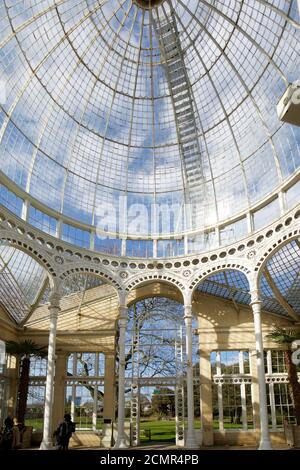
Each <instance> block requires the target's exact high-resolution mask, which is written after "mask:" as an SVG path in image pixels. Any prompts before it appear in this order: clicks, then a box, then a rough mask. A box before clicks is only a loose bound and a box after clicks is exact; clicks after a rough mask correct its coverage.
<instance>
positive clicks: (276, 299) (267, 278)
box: [259, 238, 300, 430]
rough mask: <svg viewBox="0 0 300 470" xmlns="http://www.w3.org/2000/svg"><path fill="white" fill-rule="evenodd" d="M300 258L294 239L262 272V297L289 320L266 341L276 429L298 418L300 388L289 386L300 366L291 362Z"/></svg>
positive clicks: (299, 308) (299, 301)
mask: <svg viewBox="0 0 300 470" xmlns="http://www.w3.org/2000/svg"><path fill="white" fill-rule="evenodd" d="M299 255H300V242H299V238H295V239H293V240H290V241H287V242H285V243H284V244H282V245H281V246H280V247H278V248H277V249H275V250H274V251H273V252H272V253H270V255H269V256H268V258H267V260H266V261H265V263H264V264H263V265H262V267H261V269H260V271H259V289H260V291H261V293H262V295H264V296H266V295H268V296H269V298H270V299H271V300H270V301H271V302H272V305H274V306H275V308H276V312H277V314H278V316H279V317H281V318H284V319H286V320H289V322H287V321H286V324H282V322H280V321H278V322H276V324H274V325H273V328H272V330H271V334H272V335H273V341H271V339H272V338H270V339H269V340H268V339H267V340H268V344H267V348H266V349H265V371H266V374H267V384H266V387H267V397H268V411H269V424H270V426H272V429H274V430H278V429H283V428H284V427H285V428H287V427H288V426H292V425H294V424H296V422H297V415H298V416H299V414H298V413H299V411H297V408H296V407H295V403H296V404H297V394H298V395H299V396H300V387H299V386H298V387H295V389H293V387H292V386H290V383H292V384H295V383H297V373H298V374H299V372H300V365H299V364H298V365H297V364H294V365H293V363H291V362H290V357H291V352H290V350H291V347H292V346H291V345H292V341H293V335H294V334H296V335H297V331H299V327H297V326H296V325H295V323H296V324H297V323H298V322H299V319H300V256H299ZM283 273H284V275H283ZM298 382H299V378H298ZM298 400H299V399H298ZM298 420H299V418H298Z"/></svg>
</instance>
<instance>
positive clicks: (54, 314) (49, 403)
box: [40, 291, 60, 450]
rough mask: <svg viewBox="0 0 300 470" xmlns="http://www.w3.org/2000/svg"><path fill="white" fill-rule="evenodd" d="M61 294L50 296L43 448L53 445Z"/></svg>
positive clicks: (53, 293) (41, 447) (46, 448)
mask: <svg viewBox="0 0 300 470" xmlns="http://www.w3.org/2000/svg"><path fill="white" fill-rule="evenodd" d="M59 303H60V295H59V293H58V292H56V291H54V292H52V294H51V296H50V305H49V312H50V331H49V344H48V363H47V377H46V391H45V411H44V429H43V440H42V443H41V446H40V449H41V450H49V449H52V447H53V438H52V409H53V402H54V376H55V346H56V327H57V318H58V312H59V311H60V306H59Z"/></svg>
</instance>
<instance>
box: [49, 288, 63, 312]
mask: <svg viewBox="0 0 300 470" xmlns="http://www.w3.org/2000/svg"><path fill="white" fill-rule="evenodd" d="M60 299H61V295H60V293H59V292H57V291H53V292H51V294H50V298H49V302H50V304H49V307H48V308H49V310H52V309H57V310H60Z"/></svg>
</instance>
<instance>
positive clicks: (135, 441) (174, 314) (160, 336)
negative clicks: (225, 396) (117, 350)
mask: <svg viewBox="0 0 300 470" xmlns="http://www.w3.org/2000/svg"><path fill="white" fill-rule="evenodd" d="M170 289H171V290H170ZM146 291H148V295H147V292H146ZM134 294H135V298H134V299H132V298H131V301H130V306H129V309H128V325H127V330H126V340H125V342H126V345H125V428H126V430H127V435H128V436H130V439H129V441H130V445H131V446H138V445H153V444H165V445H170V444H171V445H177V446H182V447H183V446H184V445H185V437H186V436H185V434H186V428H187V384H186V380H187V377H186V332H185V322H184V306H183V304H182V300H183V299H182V296H181V293H180V292H179V291H178V290H177V288H176V289H174V288H170V286H168V285H167V284H160V283H157V282H155V283H150V284H149V283H148V284H142V285H141V286H139V287H138V288H137V289H136V290H135V291H134ZM168 294H169V295H168ZM172 294H173V295H172ZM170 297H172V298H170ZM194 338H196V336H194ZM193 364H194V380H195V382H197V381H198V380H199V367H198V360H197V341H195V342H194V348H193ZM197 390H199V387H198V386H197V384H196V383H195V384H194V403H195V417H196V419H197V418H198V419H197V428H198V430H199V428H200V420H199V415H200V401H199V393H197Z"/></svg>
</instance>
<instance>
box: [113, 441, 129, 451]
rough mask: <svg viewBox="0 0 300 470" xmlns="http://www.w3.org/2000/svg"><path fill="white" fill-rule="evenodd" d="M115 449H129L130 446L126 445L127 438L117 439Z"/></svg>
mask: <svg viewBox="0 0 300 470" xmlns="http://www.w3.org/2000/svg"><path fill="white" fill-rule="evenodd" d="M114 449H128V445H127V444H126V441H125V438H123V439H120V440H119V439H117V441H116V443H115V445H114Z"/></svg>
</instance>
